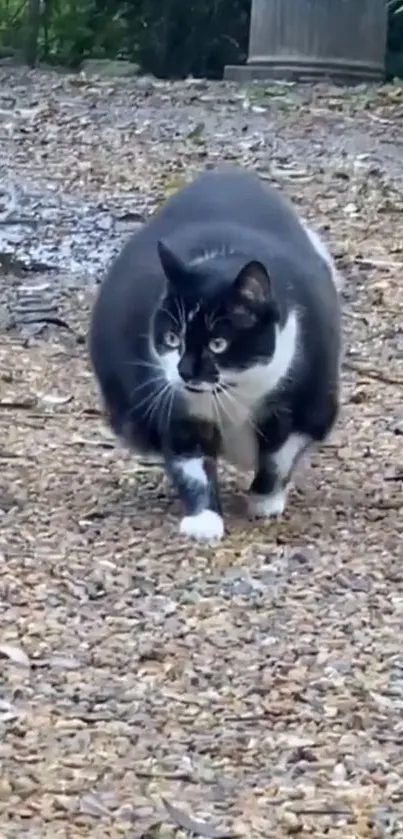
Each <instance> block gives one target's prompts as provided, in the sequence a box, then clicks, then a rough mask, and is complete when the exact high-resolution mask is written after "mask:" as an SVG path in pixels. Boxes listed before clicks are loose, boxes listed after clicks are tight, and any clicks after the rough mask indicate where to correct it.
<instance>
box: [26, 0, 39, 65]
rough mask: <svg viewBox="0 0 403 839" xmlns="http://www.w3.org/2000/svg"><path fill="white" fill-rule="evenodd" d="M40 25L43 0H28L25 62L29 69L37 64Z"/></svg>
mask: <svg viewBox="0 0 403 839" xmlns="http://www.w3.org/2000/svg"><path fill="white" fill-rule="evenodd" d="M40 25H41V0H28V5H27V28H26V41H25V60H26V62H27V64H28V66H29V67H35V64H36V58H37V53H38V38H39V29H40Z"/></svg>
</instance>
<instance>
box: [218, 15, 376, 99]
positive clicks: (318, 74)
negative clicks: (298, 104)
mask: <svg viewBox="0 0 403 839" xmlns="http://www.w3.org/2000/svg"><path fill="white" fill-rule="evenodd" d="M251 2H252V7H251V20H250V31H249V54H248V60H247V64H246V65H245V66H236V65H230V66H227V67H226V68H225V72H224V78H225V79H228V80H231V81H239V82H248V81H253V80H259V79H260V80H265V79H266V80H267V79H273V78H275V79H288V80H295V81H296V80H301V81H302V80H303V81H318V80H320V79H324V78H329V79H330V80H333V81H337V82H342V83H343V82H344V83H347V84H348V83H354V82H363V81H380V80H382V79H383V78H384V73H385V53H386V35H387V3H386V0H251Z"/></svg>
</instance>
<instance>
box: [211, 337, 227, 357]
mask: <svg viewBox="0 0 403 839" xmlns="http://www.w3.org/2000/svg"><path fill="white" fill-rule="evenodd" d="M209 347H210V349H211V352H213V353H216V355H219V353H222V352H225V350H226V349H227V347H228V341H226V340H225V338H212V339H211V341H210V342H209Z"/></svg>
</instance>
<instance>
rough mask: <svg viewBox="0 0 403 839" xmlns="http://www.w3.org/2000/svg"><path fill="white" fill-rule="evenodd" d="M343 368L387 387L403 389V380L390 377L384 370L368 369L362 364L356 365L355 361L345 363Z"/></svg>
mask: <svg viewBox="0 0 403 839" xmlns="http://www.w3.org/2000/svg"><path fill="white" fill-rule="evenodd" d="M343 367H345V368H346V370H352V371H353V372H354V373H359V374H360V375H361V376H368V378H369V379H375V380H376V381H378V382H383V383H384V384H386V385H398V386H400V387H403V379H398V378H397V377H395V376H388V375H387V374H386V373H383V372H382V370H376V369H375V368H374V367H369V366H368V367H367V366H365V365H362V364H355V362H354V361H343Z"/></svg>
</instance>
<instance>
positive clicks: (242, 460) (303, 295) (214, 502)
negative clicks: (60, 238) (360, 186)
mask: <svg viewBox="0 0 403 839" xmlns="http://www.w3.org/2000/svg"><path fill="white" fill-rule="evenodd" d="M340 352H341V334H340V299H339V282H338V274H337V272H336V269H335V267H334V264H333V262H332V259H331V257H330V255H329V252H328V251H327V248H326V246H325V245H324V244H323V242H322V240H321V239H320V237H319V236H318V235H317V234H316V233H315V232H314V231H312V230H310V229H309V228H308V227H307V225H306V224H305V223H304V222H303V221H302V220H301V219H300V217H299V215H298V214H297V212H296V211H295V210H294V208H293V207H292V206H291V204H290V203H289V202H288V201H287V200H286V199H285V198H283V197H282V196H281V195H280V193H279V192H278V190H277V189H275V188H270V187H268V186H267V185H265V184H263V182H261V181H260V179H259V178H258V177H257V176H256V175H254V174H251V173H248V172H246V171H243V170H242V169H238V168H232V167H225V168H218V169H215V170H209V171H205V172H204V173H202V174H201V175H199V176H198V177H197V178H196V179H195V180H194V181H193V182H192V183H190V184H188V185H187V186H185V187H184V188H183V189H181V190H180V191H179V192H178V193H176V194H175V195H173V196H172V197H170V198H169V199H168V200H167V201H166V203H165V204H164V206H163V207H162V208H161V209H160V210H159V212H157V213H156V215H155V216H154V217H153V218H151V219H150V220H149V221H148V222H147V223H146V224H145V225H144V227H143V228H142V229H141V230H140V231H139V232H136V233H135V234H134V235H133V236H132V237H131V238H130V240H129V241H128V242H127V244H126V246H125V247H124V248H123V250H122V252H121V253H120V255H119V256H118V258H117V259H116V260H115V262H114V264H113V265H112V267H111V269H110V271H109V274H108V275H107V277H106V279H105V280H104V282H103V284H102V285H101V288H100V292H99V295H98V298H97V300H96V302H95V306H94V310H93V316H92V324H91V331H90V355H91V360H92V365H93V368H94V371H95V374H96V377H97V379H98V382H99V385H100V389H101V394H102V397H103V400H104V403H105V406H106V408H107V412H108V415H109V420H110V423H111V426H112V428H113V429H114V431H115V433H116V434H117V435H119V436H120V437H121V438H123V439H124V440H125V441H126V442H128V443H129V444H130V446H132V447H133V448H134V449H136V450H140V451H143V452H149V453H155V452H157V453H158V454H160V455H162V458H163V461H164V463H165V469H166V472H167V474H168V476H169V478H170V479H171V481H172V483H173V485H174V487H175V488H176V491H177V493H178V495H179V497H180V499H181V501H182V503H183V506H184V513H185V515H184V518H182V520H181V522H180V532H181V533H182V534H183V535H184V536H187V537H191V538H195V539H200V540H206V541H210V542H212V541H215V540H218V539H220V538H222V536H223V535H224V521H223V516H222V509H221V504H220V493H219V485H218V480H217V461H218V459H219V458H220V457H223V458H224V459H226V460H228V461H230V462H232V463H234V464H235V465H237V466H238V467H240V468H242V469H244V470H252V471H253V473H254V478H253V481H252V484H251V487H250V493H249V508H250V512H251V514H252V515H253V516H256V517H264V518H266V517H270V516H277V515H279V514H281V513H282V511H283V509H284V506H285V502H286V495H287V489H288V486H289V483H290V478H291V475H292V472H293V469H294V467H295V465H296V463H297V461H298V460H299V458H300V456H301V454H302V453H303V452H304V451H305V450H306V449H307V448H308V447H309V446H311V445H312V444H314V443H320V442H321V441H323V440H324V439H325V437H326V436H327V435H328V433H329V432H330V430H331V429H332V427H333V425H334V422H335V420H336V417H337V413H338V402H339V372H340Z"/></svg>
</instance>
